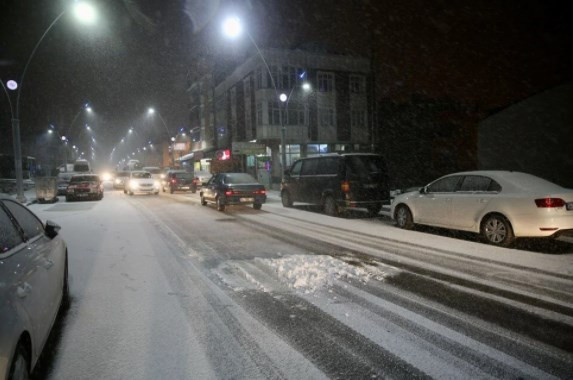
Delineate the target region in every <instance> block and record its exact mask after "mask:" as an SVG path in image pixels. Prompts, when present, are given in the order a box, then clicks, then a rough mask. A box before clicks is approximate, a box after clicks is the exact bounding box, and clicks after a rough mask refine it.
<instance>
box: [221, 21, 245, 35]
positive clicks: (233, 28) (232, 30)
mask: <svg viewBox="0 0 573 380" xmlns="http://www.w3.org/2000/svg"><path fill="white" fill-rule="evenodd" d="M242 31H243V27H242V26H241V20H239V18H238V17H229V18H227V19H226V20H225V21H224V22H223V33H224V34H225V35H226V36H227V37H229V38H237V37H238V36H239V35H240V34H241V32H242Z"/></svg>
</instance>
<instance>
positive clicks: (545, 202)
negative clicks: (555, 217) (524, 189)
mask: <svg viewBox="0 0 573 380" xmlns="http://www.w3.org/2000/svg"><path fill="white" fill-rule="evenodd" d="M535 204H536V205H537V207H543V208H549V207H563V206H565V201H564V200H563V199H561V198H540V199H536V200H535Z"/></svg>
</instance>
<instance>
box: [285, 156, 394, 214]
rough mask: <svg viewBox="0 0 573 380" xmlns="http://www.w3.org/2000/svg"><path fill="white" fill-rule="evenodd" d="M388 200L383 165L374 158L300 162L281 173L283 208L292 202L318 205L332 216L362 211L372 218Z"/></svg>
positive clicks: (358, 157)
mask: <svg viewBox="0 0 573 380" xmlns="http://www.w3.org/2000/svg"><path fill="white" fill-rule="evenodd" d="M389 197H390V194H389V186H388V176H387V171H386V165H385V164H384V160H383V159H382V156H380V155H377V154H364V153H349V154H329V155H324V156H319V157H309V158H303V159H300V160H298V161H296V162H294V163H293V165H292V166H291V168H290V169H287V170H285V175H284V178H283V181H282V184H281V198H282V203H283V206H284V207H292V205H293V202H304V203H312V204H318V205H321V206H324V211H325V213H326V214H328V215H332V216H338V215H339V214H340V213H341V212H342V211H344V209H347V208H365V209H367V210H368V213H369V214H370V215H372V216H375V215H377V214H378V213H379V212H380V209H381V208H382V202H384V201H386V200H388V199H389Z"/></svg>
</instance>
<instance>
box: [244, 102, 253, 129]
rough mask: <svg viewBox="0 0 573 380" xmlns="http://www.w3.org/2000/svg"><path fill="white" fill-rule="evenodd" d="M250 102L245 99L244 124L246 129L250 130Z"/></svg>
mask: <svg viewBox="0 0 573 380" xmlns="http://www.w3.org/2000/svg"><path fill="white" fill-rule="evenodd" d="M250 103H251V102H250V101H249V100H247V99H245V125H246V127H247V130H251V127H252V124H251V123H252V119H251V104H250Z"/></svg>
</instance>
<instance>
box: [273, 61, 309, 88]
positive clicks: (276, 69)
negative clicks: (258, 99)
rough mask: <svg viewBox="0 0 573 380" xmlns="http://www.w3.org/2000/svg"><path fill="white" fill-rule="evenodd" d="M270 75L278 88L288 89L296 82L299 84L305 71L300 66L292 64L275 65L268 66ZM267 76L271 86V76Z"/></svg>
mask: <svg viewBox="0 0 573 380" xmlns="http://www.w3.org/2000/svg"><path fill="white" fill-rule="evenodd" d="M269 68H270V71H271V75H272V77H273V79H274V81H275V86H277V88H278V89H282V90H290V89H292V88H293V87H295V86H296V85H297V84H300V83H301V82H302V80H303V79H304V77H305V76H306V71H305V70H304V69H302V68H300V67H294V66H275V65H271V66H270V67H269ZM267 77H268V84H269V87H272V82H271V78H270V77H269V76H268V75H267Z"/></svg>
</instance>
